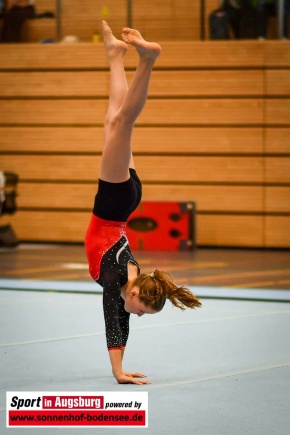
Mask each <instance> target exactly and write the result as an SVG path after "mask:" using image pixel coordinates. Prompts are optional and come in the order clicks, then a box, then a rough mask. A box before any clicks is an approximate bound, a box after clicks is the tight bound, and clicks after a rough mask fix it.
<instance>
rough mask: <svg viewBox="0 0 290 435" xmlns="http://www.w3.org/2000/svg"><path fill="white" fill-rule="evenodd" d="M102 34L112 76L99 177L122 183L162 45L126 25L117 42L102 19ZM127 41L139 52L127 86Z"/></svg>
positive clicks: (129, 165)
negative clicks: (137, 120)
mask: <svg viewBox="0 0 290 435" xmlns="http://www.w3.org/2000/svg"><path fill="white" fill-rule="evenodd" d="M103 34H104V44H105V49H106V52H107V55H108V58H109V63H110V70H111V76H110V98H109V108H108V112H107V115H106V120H105V145H104V150H103V155H102V162H101V168H100V178H101V179H102V180H104V181H108V182H111V183H121V182H123V181H126V180H128V179H129V177H130V175H129V167H131V168H134V162H133V158H132V147H131V139H132V132H133V127H134V124H135V121H136V119H137V118H138V116H139V114H140V113H141V111H142V109H143V107H144V105H145V103H146V99H147V94H148V87H149V82H150V77H151V72H152V69H153V66H154V63H155V60H156V58H157V57H158V56H159V54H160V50H161V48H160V46H159V45H158V44H156V43H154V42H147V41H145V40H144V39H143V38H142V36H141V34H140V33H139V32H138V31H137V30H133V29H129V28H125V29H123V32H122V38H123V40H124V41H125V42H123V41H119V40H118V39H116V38H115V37H114V36H113V34H112V32H111V29H110V28H109V26H108V25H107V23H105V22H103ZM127 44H131V45H133V46H135V48H136V50H137V52H138V54H139V63H138V66H137V69H136V71H135V74H134V77H133V79H132V82H131V84H130V86H129V88H128V86H127V81H126V76H125V72H124V65H123V56H124V54H125V53H126V50H127Z"/></svg>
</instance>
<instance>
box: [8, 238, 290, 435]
mask: <svg viewBox="0 0 290 435" xmlns="http://www.w3.org/2000/svg"><path fill="white" fill-rule="evenodd" d="M135 256H136V259H138V261H139V263H140V265H141V268H142V271H145V272H147V271H150V272H151V271H152V270H153V269H154V268H156V267H157V268H159V269H164V270H168V271H170V272H171V273H172V274H173V276H174V278H175V280H176V281H177V282H178V283H185V284H187V285H188V286H190V288H192V290H193V291H194V292H195V293H196V294H197V295H198V296H200V298H201V301H202V303H203V307H202V309H200V310H198V311H190V310H186V311H184V312H182V311H180V310H178V309H176V308H174V309H173V308H172V307H171V306H170V304H166V306H165V308H164V310H163V311H162V312H161V313H159V314H156V315H147V316H143V317H140V318H139V317H137V316H131V332H130V338H129V342H128V346H127V349H126V355H125V364H124V368H125V369H126V370H127V371H131V370H132V371H141V372H143V373H146V374H147V375H148V379H149V380H150V381H151V382H152V384H151V385H146V386H137V385H118V384H117V383H116V382H115V380H114V378H113V377H112V375H111V371H110V364H109V360H108V355H107V351H106V344H105V336H104V324H103V314H102V296H101V289H100V288H99V287H98V286H97V285H96V284H95V283H94V282H92V281H91V279H90V277H89V276H88V272H87V266H86V259H85V254H84V250H83V247H82V246H79V245H36V244H23V245H20V246H19V247H18V248H16V249H5V248H2V249H0V389H1V394H0V434H2V433H7V434H14V433H15V434H16V433H17V434H19V433H20V434H24V435H27V434H29V435H30V434H45V435H48V434H49V435H50V434H58V433H60V434H61V435H62V434H66V433H70V434H73V435H74V434H80V433H84V434H96V433H101V434H111V433H112V434H114V433H118V434H119V433H121V434H122V433H127V432H128V431H130V433H132V434H135V433H139V432H141V433H142V432H145V433H148V434H150V435H151V434H152V435H155V434H156V435H159V434H168V435H171V434H172V435H175V434H180V435H183V434H196V435H223V434H230V435H245V434H253V435H257V434H258V435H260V434H261V435H262V434H263V435H287V434H288V433H289V428H290V412H289V403H290V338H289V335H290V334H289V332H290V252H289V250H246V249H205V248H198V249H196V250H195V251H193V252H178V253H176V252H139V253H138V252H136V253H135ZM6 391H40V392H41V391H71V392H73V391H74V392H75V391H82V392H84V391H88V392H103V391H126V392H136V391H148V393H149V414H148V415H149V427H148V428H147V429H134V428H133V429H132V428H127V429H126V428H124V429H120V428H118V429H117V428H114V429H113V428H112V429H110V428H107V429H104V428H85V429H81V428H70V429H54V428H44V429H40V428H37V429H33V428H21V429H11V428H10V429H6V427H5V426H6V413H5V409H6V401H5V394H6Z"/></svg>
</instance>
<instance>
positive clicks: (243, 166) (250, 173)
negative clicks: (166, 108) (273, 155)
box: [1, 154, 263, 183]
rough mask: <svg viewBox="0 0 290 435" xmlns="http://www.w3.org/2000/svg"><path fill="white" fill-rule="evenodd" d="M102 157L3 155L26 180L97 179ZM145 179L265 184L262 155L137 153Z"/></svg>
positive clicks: (4, 161) (5, 162)
mask: <svg viewBox="0 0 290 435" xmlns="http://www.w3.org/2000/svg"><path fill="white" fill-rule="evenodd" d="M100 159H101V157H100V156H83V155H81V156H80V155H76V156H70V155H68V156H66V155H65V156H62V155H60V156H58V155H56V156H50V155H48V156H43V155H38V156H31V155H5V154H4V155H3V156H1V166H2V168H3V170H4V171H8V170H9V168H10V171H13V172H16V173H18V174H19V176H20V178H21V179H23V180H40V181H41V180H46V181H48V180H73V181H81V180H83V181H90V182H94V181H95V180H97V174H98V170H99V165H100ZM135 160H136V166H137V168H138V174H139V175H140V178H141V179H142V180H143V181H150V182H168V181H171V180H172V175H173V174H174V180H175V182H220V183H221V182H223V183H243V182H244V183H261V182H262V180H263V165H262V159H261V158H260V157H222V156H221V157H200V156H196V157H190V156H166V157H164V156H137V157H136V159H135Z"/></svg>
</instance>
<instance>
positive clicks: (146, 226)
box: [127, 201, 195, 251]
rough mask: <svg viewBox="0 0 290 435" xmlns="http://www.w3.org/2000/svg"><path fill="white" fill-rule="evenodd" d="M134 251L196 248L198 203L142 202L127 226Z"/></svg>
mask: <svg viewBox="0 0 290 435" xmlns="http://www.w3.org/2000/svg"><path fill="white" fill-rule="evenodd" d="M127 236H128V240H129V243H130V247H131V249H132V250H134V249H135V250H144V251H145V250H146V251H151V250H164V251H187V250H193V249H194V248H195V203H194V202H163V201H162V202H156V201H142V202H141V203H140V204H139V206H138V208H137V209H136V210H135V211H134V212H133V213H132V214H131V216H130V217H129V219H128V223H127Z"/></svg>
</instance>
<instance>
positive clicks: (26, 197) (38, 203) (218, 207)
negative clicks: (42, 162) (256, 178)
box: [17, 181, 290, 213]
mask: <svg viewBox="0 0 290 435" xmlns="http://www.w3.org/2000/svg"><path fill="white" fill-rule="evenodd" d="M269 189H271V188H269ZM96 191H97V182H96V183H90V184H87V183H80V182H79V183H66V182H62V183H57V182H54V183H52V182H49V181H48V182H46V183H34V182H24V181H23V182H21V183H20V185H19V189H18V197H17V204H18V206H19V207H20V208H21V209H23V208H26V209H27V208H33V209H49V208H51V209H67V210H69V209H72V208H74V209H80V210H91V209H92V205H93V201H94V196H95V194H96ZM287 195H288V206H287V209H286V207H285V209H283V210H278V211H289V209H290V205H289V197H290V195H289V188H288V190H287V191H285V192H276V191H274V192H271V190H270V191H269V192H268V197H269V199H268V201H267V203H268V204H269V206H268V207H269V208H268V209H269V210H270V211H272V209H274V211H277V210H276V209H275V203H277V206H279V204H280V200H281V199H284V200H287ZM143 199H144V200H145V201H146V200H148V201H195V202H196V205H197V211H198V212H200V211H206V212H212V211H214V212H238V213H240V212H248V213H254V212H256V213H262V212H263V188H262V187H261V186H217V185H215V184H210V185H206V186H201V185H184V184H183V185H182V184H165V185H164V184H163V185H160V184H147V183H143ZM273 201H275V202H274V204H273Z"/></svg>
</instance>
